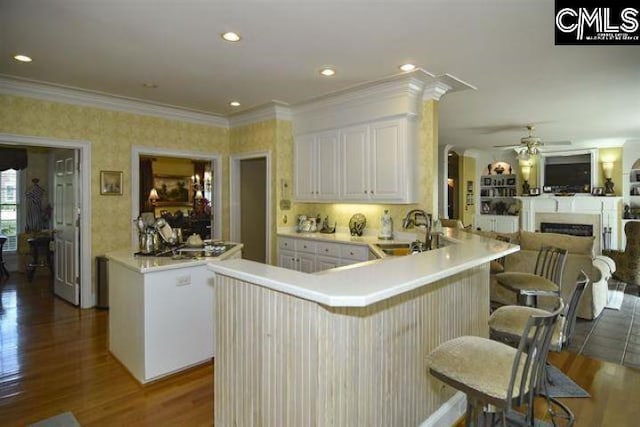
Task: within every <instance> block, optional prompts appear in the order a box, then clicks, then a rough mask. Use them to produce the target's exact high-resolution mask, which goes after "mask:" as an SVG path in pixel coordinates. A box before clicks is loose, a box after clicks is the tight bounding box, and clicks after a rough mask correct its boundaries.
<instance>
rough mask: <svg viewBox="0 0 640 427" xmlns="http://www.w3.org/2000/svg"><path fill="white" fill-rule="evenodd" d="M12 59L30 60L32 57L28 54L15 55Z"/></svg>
mask: <svg viewBox="0 0 640 427" xmlns="http://www.w3.org/2000/svg"><path fill="white" fill-rule="evenodd" d="M13 59H15V60H16V61H20V62H31V61H33V59H31V57H30V56H27V55H16V56H14V57H13Z"/></svg>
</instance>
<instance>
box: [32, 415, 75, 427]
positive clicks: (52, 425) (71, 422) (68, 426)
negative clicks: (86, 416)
mask: <svg viewBox="0 0 640 427" xmlns="http://www.w3.org/2000/svg"><path fill="white" fill-rule="evenodd" d="M29 427H80V423H79V422H78V420H76V417H74V416H73V414H72V413H71V412H63V413H62V414H58V415H56V416H53V417H51V418H47V419H46V420H42V421H38V422H37V423H33V424H30V425H29Z"/></svg>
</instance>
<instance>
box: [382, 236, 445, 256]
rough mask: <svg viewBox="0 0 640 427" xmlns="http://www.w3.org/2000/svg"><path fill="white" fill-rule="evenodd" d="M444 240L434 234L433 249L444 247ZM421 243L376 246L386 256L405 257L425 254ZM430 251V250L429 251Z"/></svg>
mask: <svg viewBox="0 0 640 427" xmlns="http://www.w3.org/2000/svg"><path fill="white" fill-rule="evenodd" d="M442 240H443V239H440V238H439V236H436V235H435V234H434V236H433V241H432V244H433V245H434V247H433V248H432V249H438V248H441V247H443V246H445V245H444V244H443V241H442ZM422 245H423V244H422V243H421V242H417V241H416V242H411V243H398V242H396V243H376V244H375V245H374V246H376V247H377V248H378V249H379V250H380V251H381V252H382V253H384V254H385V256H403V255H411V254H415V253H420V252H424V251H425V250H424V249H423V248H422ZM427 250H429V249H427Z"/></svg>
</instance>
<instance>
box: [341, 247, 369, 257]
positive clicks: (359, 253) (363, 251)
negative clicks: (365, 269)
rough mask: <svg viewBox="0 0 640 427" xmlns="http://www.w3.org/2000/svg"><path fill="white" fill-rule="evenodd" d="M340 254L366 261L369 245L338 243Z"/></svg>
mask: <svg viewBox="0 0 640 427" xmlns="http://www.w3.org/2000/svg"><path fill="white" fill-rule="evenodd" d="M340 246H341V248H340V251H341V252H340V256H341V257H342V258H346V259H353V260H356V261H366V260H368V259H369V246H364V245H340Z"/></svg>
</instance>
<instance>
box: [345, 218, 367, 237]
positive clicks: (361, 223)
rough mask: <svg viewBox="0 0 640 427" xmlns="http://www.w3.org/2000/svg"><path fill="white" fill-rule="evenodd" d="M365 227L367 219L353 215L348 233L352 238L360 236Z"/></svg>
mask: <svg viewBox="0 0 640 427" xmlns="http://www.w3.org/2000/svg"><path fill="white" fill-rule="evenodd" d="M366 226H367V218H366V217H365V216H364V215H362V214H361V213H357V214H354V215H353V216H352V217H351V219H350V220H349V231H350V232H351V235H352V236H362V233H363V231H364V228H365V227H366Z"/></svg>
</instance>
